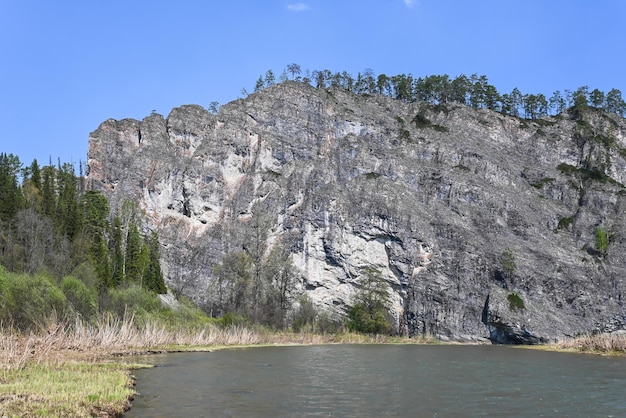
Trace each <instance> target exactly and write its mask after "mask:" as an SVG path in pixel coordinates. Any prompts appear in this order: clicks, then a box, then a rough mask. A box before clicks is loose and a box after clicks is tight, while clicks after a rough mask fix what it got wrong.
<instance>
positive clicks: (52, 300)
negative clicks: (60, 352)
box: [0, 273, 67, 331]
mask: <svg viewBox="0 0 626 418" xmlns="http://www.w3.org/2000/svg"><path fill="white" fill-rule="evenodd" d="M66 312H67V300H66V298H65V295H64V294H63V292H62V291H61V290H60V289H59V288H58V287H56V286H55V285H54V284H53V283H52V282H51V281H50V280H48V278H47V277H44V276H41V275H37V276H28V275H25V274H7V273H2V274H0V323H2V324H7V325H10V326H13V327H15V328H16V329H18V330H21V331H26V330H31V329H35V328H37V327H40V326H42V325H44V323H45V321H46V320H47V319H48V318H50V317H51V316H52V315H54V314H57V315H59V316H63V315H64V314H65V313H66Z"/></svg>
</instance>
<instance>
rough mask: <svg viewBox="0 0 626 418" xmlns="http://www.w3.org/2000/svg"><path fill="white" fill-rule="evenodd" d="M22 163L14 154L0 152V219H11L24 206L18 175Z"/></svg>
mask: <svg viewBox="0 0 626 418" xmlns="http://www.w3.org/2000/svg"><path fill="white" fill-rule="evenodd" d="M21 167H22V163H21V162H20V159H19V158H18V157H17V156H15V155H13V154H5V153H2V154H0V220H2V221H9V220H11V219H13V218H14V217H15V215H16V214H17V212H18V211H19V210H20V209H22V208H23V206H24V205H23V196H22V190H21V188H20V185H19V182H18V178H17V175H18V173H19V172H20V170H21Z"/></svg>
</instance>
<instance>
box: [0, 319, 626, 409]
mask: <svg viewBox="0 0 626 418" xmlns="http://www.w3.org/2000/svg"><path fill="white" fill-rule="evenodd" d="M435 342H436V341H435V340H433V339H410V340H409V339H406V338H399V337H384V336H366V335H361V334H352V333H342V334H326V335H319V334H313V333H290V332H271V331H268V330H266V329H263V328H250V327H244V326H232V327H227V328H224V327H218V326H215V325H204V326H202V327H188V328H184V327H183V328H181V327H172V326H168V325H163V324H158V323H154V322H143V321H136V320H135V319H134V318H133V317H127V318H123V319H116V318H113V317H110V316H105V317H102V318H100V320H99V321H98V322H97V323H96V324H92V325H88V324H85V323H83V322H80V321H77V322H75V323H73V324H60V323H58V322H56V321H51V322H50V323H49V324H48V325H47V327H45V328H43V329H41V330H40V331H39V332H36V333H30V334H28V335H25V334H19V333H16V332H14V331H12V330H11V329H4V330H3V329H0V364H1V366H2V374H1V375H0V416H2V417H5V416H6V417H14V416H15V417H63V416H66V417H76V416H99V417H118V416H122V415H123V414H124V412H126V411H127V410H128V408H129V407H130V401H131V400H132V399H133V397H134V395H135V394H136V393H135V391H134V389H133V378H132V375H131V373H132V370H133V369H136V368H139V367H150V366H149V365H140V364H132V363H129V362H128V356H130V355H133V354H144V353H154V352H174V351H211V350H215V349H221V348H227V347H242V346H261V345H311V344H330V343H343V344H351V343H353V344H367V343H400V344H408V343H411V344H414V343H435ZM541 348H544V349H553V350H559V351H570V352H572V351H575V352H585V353H603V354H611V355H626V335H625V334H603V335H594V336H585V337H578V338H575V339H571V340H567V341H563V342H561V343H558V344H554V345H549V346H542V347H541Z"/></svg>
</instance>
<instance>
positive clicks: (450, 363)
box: [127, 345, 626, 418]
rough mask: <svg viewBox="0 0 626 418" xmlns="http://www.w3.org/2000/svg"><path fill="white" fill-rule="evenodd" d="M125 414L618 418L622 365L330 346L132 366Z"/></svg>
mask: <svg viewBox="0 0 626 418" xmlns="http://www.w3.org/2000/svg"><path fill="white" fill-rule="evenodd" d="M140 360H141V361H144V362H149V363H152V364H156V365H157V367H155V368H153V369H147V370H137V371H136V372H135V376H136V377H137V390H138V391H139V392H140V395H139V396H138V397H137V398H136V399H135V401H134V402H133V407H132V409H131V410H130V411H129V412H128V414H127V416H128V417H181V418H182V417H302V416H324V417H326V416H334V417H385V416H393V417H468V416H486V417H511V416H516V417H541V416H543V417H607V416H615V417H626V359H625V358H609V357H599V356H588V355H579V354H566V353H550V352H542V351H535V350H525V349H516V348H511V347H497V346H419V345H400V346H395V345H330V346H308V347H267V348H248V349H232V350H221V351H216V352H213V353H181V354H168V355H163V356H150V357H147V358H144V359H140Z"/></svg>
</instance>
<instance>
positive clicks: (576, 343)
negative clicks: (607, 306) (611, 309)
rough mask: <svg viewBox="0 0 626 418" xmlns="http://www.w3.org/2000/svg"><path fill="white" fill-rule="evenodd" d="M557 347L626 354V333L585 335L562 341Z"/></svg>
mask: <svg viewBox="0 0 626 418" xmlns="http://www.w3.org/2000/svg"><path fill="white" fill-rule="evenodd" d="M556 348H557V349H561V350H573V351H581V352H589V353H604V354H621V355H626V333H610V334H595V335H583V336H579V337H575V338H572V339H568V340H565V341H561V342H559V343H558V344H556Z"/></svg>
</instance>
